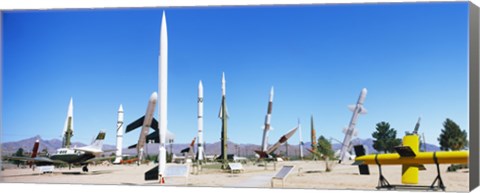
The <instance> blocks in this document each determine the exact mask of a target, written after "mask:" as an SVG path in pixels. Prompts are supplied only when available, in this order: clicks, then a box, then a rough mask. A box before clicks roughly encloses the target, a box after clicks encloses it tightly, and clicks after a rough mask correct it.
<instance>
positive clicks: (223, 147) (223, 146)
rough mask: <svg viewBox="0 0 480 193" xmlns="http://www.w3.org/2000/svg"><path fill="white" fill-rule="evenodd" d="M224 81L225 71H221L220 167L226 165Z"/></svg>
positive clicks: (226, 121)
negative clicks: (221, 163)
mask: <svg viewBox="0 0 480 193" xmlns="http://www.w3.org/2000/svg"><path fill="white" fill-rule="evenodd" d="M226 93H227V91H226V81H225V73H222V103H221V104H220V112H219V113H218V118H220V119H221V120H222V132H221V136H220V141H221V143H222V144H221V147H220V151H221V152H220V156H219V159H221V160H222V162H223V165H222V168H225V167H226V163H227V162H228V159H227V149H228V147H227V140H228V136H227V128H228V111H227V98H226Z"/></svg>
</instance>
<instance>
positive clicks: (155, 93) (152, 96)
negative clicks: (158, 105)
mask: <svg viewBox="0 0 480 193" xmlns="http://www.w3.org/2000/svg"><path fill="white" fill-rule="evenodd" d="M153 100H157V92H153V93H152V95H151V96H150V101H153Z"/></svg>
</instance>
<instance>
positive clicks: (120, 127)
mask: <svg viewBox="0 0 480 193" xmlns="http://www.w3.org/2000/svg"><path fill="white" fill-rule="evenodd" d="M122 143H123V106H122V105H121V104H120V107H119V108H118V116H117V152H116V153H115V161H114V162H113V163H114V164H119V163H120V162H121V161H122Z"/></svg>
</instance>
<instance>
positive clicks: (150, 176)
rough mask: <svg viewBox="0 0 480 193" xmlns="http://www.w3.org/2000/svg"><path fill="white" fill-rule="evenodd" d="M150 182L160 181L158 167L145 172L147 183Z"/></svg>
mask: <svg viewBox="0 0 480 193" xmlns="http://www.w3.org/2000/svg"><path fill="white" fill-rule="evenodd" d="M148 180H158V166H155V167H154V168H152V169H150V170H148V171H147V172H145V181H148Z"/></svg>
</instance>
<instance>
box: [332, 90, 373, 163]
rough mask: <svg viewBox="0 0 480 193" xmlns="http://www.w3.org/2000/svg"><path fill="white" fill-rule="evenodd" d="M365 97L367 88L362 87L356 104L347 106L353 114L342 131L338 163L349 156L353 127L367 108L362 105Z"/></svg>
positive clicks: (354, 134) (355, 133)
mask: <svg viewBox="0 0 480 193" xmlns="http://www.w3.org/2000/svg"><path fill="white" fill-rule="evenodd" d="M366 97H367V89H366V88H363V89H362V92H360V97H358V101H357V104H355V105H349V106H348V108H349V109H350V110H351V111H352V112H353V115H352V119H351V120H350V124H349V125H348V127H347V128H345V129H344V131H343V132H344V133H345V138H344V139H343V143H342V148H341V149H340V154H339V155H338V156H339V163H341V162H342V161H345V160H347V159H348V158H349V157H350V153H348V152H349V151H350V149H351V148H352V144H351V143H352V137H353V136H356V135H357V131H356V128H355V127H356V124H357V119H358V115H360V114H366V113H367V109H365V108H364V107H363V103H364V102H365V98H366Z"/></svg>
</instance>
